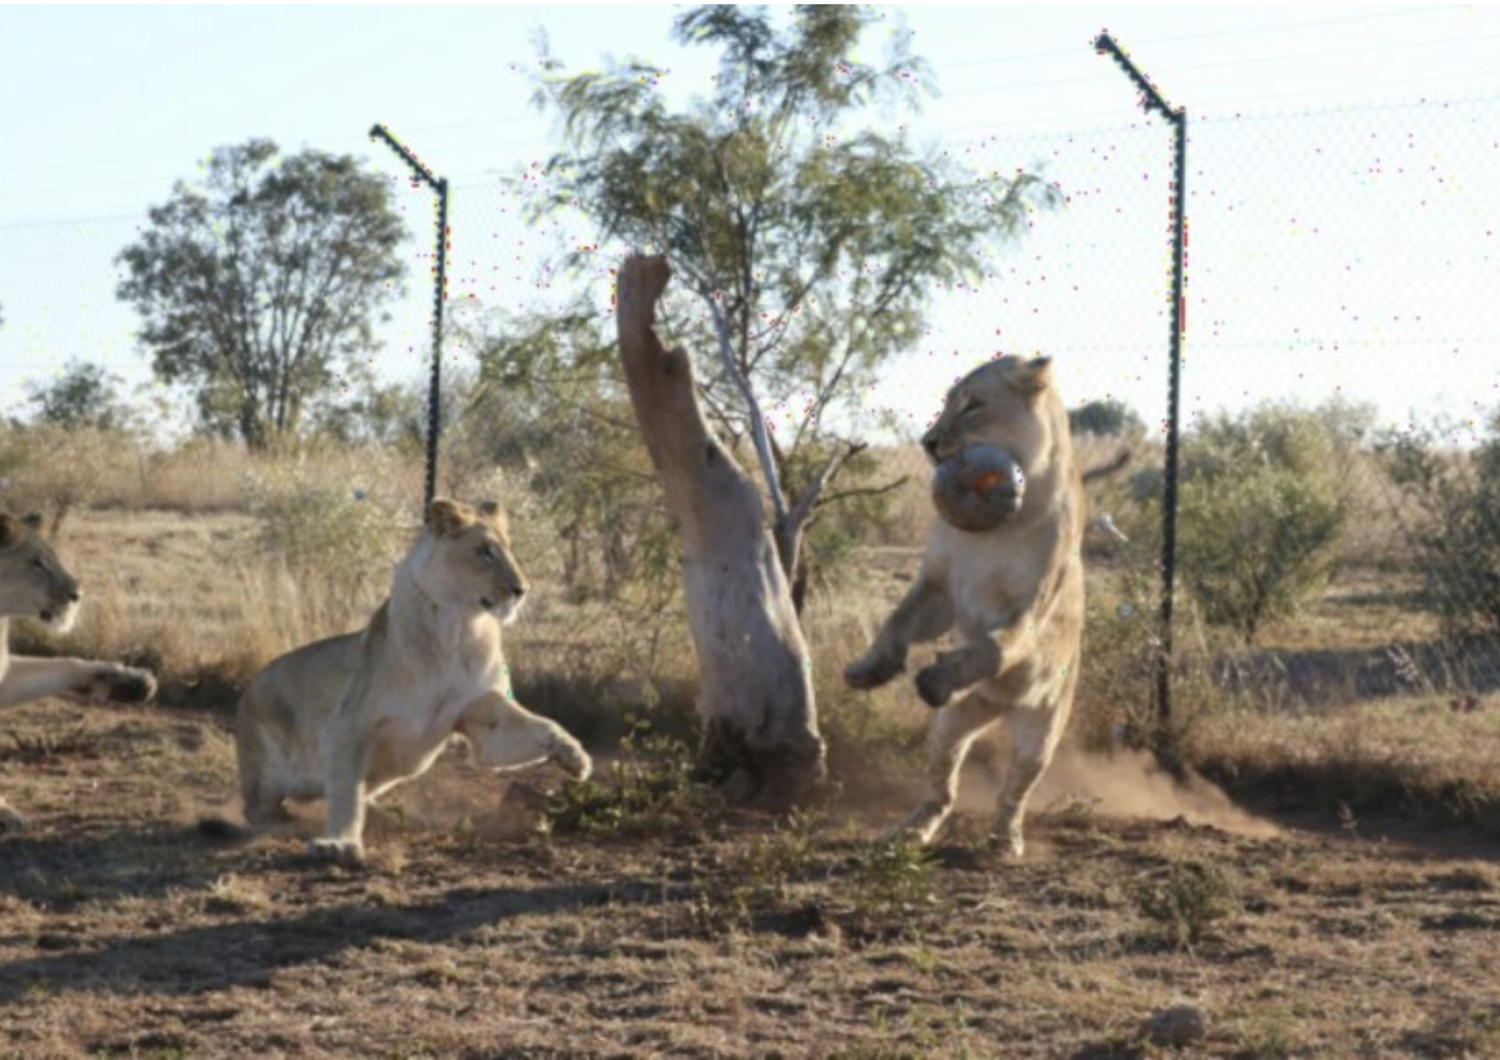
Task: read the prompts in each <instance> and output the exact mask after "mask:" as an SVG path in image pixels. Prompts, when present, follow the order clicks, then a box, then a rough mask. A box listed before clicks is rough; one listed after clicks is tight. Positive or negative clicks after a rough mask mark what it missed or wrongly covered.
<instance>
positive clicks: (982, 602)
mask: <svg viewBox="0 0 1500 1060" xmlns="http://www.w3.org/2000/svg"><path fill="white" fill-rule="evenodd" d="M1022 559H1023V557H1021V556H1018V555H1017V554H1016V552H1014V551H1006V550H1001V549H982V550H981V549H971V550H967V551H964V552H959V553H955V554H953V555H952V556H950V558H949V564H948V599H949V602H950V603H951V605H952V607H953V617H954V625H955V626H956V627H957V629H958V630H959V632H960V633H961V634H962V635H963V636H964V638H965V639H966V640H977V639H980V638H983V637H988V636H991V635H993V634H995V633H997V632H1000V631H1001V630H1002V629H1004V628H1005V627H1007V626H1009V625H1010V624H1011V623H1013V622H1014V621H1016V619H1017V618H1019V617H1020V615H1019V613H1020V612H1021V611H1024V610H1025V609H1026V605H1027V603H1028V599H1029V598H1030V597H1031V596H1032V595H1033V593H1032V592H1031V588H1032V587H1033V586H1034V585H1035V581H1036V579H1035V573H1034V571H1032V570H1031V569H1030V565H1029V564H1027V563H1025V562H1021V561H1020V560H1022Z"/></svg>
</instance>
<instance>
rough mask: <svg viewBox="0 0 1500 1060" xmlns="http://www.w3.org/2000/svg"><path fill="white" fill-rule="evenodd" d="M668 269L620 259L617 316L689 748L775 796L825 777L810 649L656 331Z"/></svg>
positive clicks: (730, 783) (746, 789) (740, 781)
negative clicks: (660, 551) (685, 661)
mask: <svg viewBox="0 0 1500 1060" xmlns="http://www.w3.org/2000/svg"><path fill="white" fill-rule="evenodd" d="M669 276H670V272H669V270H668V268H667V263H666V261H665V260H664V259H662V258H642V257H632V258H630V259H628V260H627V261H626V262H625V264H624V266H623V267H622V268H621V269H620V275H619V280H618V291H617V296H616V308H615V321H616V325H617V326H618V328H619V335H620V357H621V360H622V361H623V362H624V366H625V379H626V382H627V384H628V385H629V387H630V399H631V402H632V403H633V404H634V406H635V413H636V419H637V420H638V421H639V422H640V426H641V433H642V435H643V436H644V437H645V440H646V447H647V449H648V450H649V451H650V453H651V461H652V463H653V464H654V465H655V467H656V470H657V473H658V474H659V475H660V476H661V480H662V484H663V486H664V487H665V489H666V494H667V502H668V503H669V504H670V505H671V508H672V512H673V514H674V516H675V517H676V521H677V527H678V533H679V535H680V536H681V539H682V553H683V556H682V567H683V581H684V583H685V586H686V594H687V606H688V622H689V625H690V626H691V629H692V633H693V644H694V647H695V648H696V650H697V654H698V666H699V670H700V677H699V683H700V686H701V691H700V693H699V699H698V712H699V714H700V715H701V717H702V718H703V729H704V731H703V747H702V753H701V760H702V764H703V766H704V767H705V770H706V771H707V772H709V773H710V774H711V775H713V776H714V777H715V778H717V779H719V780H721V781H722V783H723V788H724V792H725V795H726V796H727V797H729V798H730V799H731V800H733V801H738V802H750V801H753V802H755V803H757V804H760V805H763V806H767V807H775V808H781V807H786V806H790V805H791V804H793V803H795V802H796V801H797V800H798V799H800V798H801V797H802V796H804V795H806V794H807V793H808V791H809V790H810V789H811V788H812V787H814V786H815V785H816V784H817V783H818V782H820V781H821V780H822V779H823V776H824V762H823V757H824V747H823V739H822V737H821V736H820V735H819V733H818V715H817V708H816V706H815V704H814V702H813V689H812V659H811V657H810V656H809V655H808V651H807V644H806V642H805V641H804V640H803V637H802V627H801V626H800V625H799V624H798V622H797V615H796V612H795V611H794V610H793V608H792V601H791V598H790V595H789V593H788V590H787V579H786V576H785V574H784V573H783V570H782V566H781V562H780V560H779V558H778V555H777V548H776V545H775V543H774V542H773V541H772V539H771V535H770V533H768V532H767V530H766V526H765V510H764V508H763V506H762V504H761V498H760V494H759V492H758V491H757V490H756V488H755V486H754V485H753V484H752V483H751V482H750V480H749V479H748V478H746V476H745V473H744V472H743V471H742V470H741V469H740V467H739V465H738V464H737V463H736V462H735V460H734V457H733V456H731V455H730V453H729V451H728V450H727V449H725V448H724V447H723V446H722V445H720V444H719V441H718V439H717V438H716V437H714V435H713V433H712V431H711V430H710V429H709V427H708V424H707V421H706V420H705V419H704V416H703V410H702V407H701V406H700V405H699V403H698V392H697V387H696V384H695V382H694V379H693V366H692V362H691V360H690V359H689V358H688V356H687V354H686V353H685V352H684V351H683V350H681V349H674V350H670V351H669V350H667V349H665V348H664V347H663V346H662V344H661V341H660V339H659V338H658V337H657V335H656V331H655V326H654V325H655V319H656V302H657V299H658V298H660V297H661V293H662V291H663V290H664V289H665V288H666V285H667V279H668V277H669Z"/></svg>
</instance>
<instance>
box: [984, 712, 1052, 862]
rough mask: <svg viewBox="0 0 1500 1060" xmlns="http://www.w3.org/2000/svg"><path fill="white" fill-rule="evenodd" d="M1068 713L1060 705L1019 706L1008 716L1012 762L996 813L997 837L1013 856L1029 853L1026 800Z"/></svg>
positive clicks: (1007, 727) (1006, 722) (1007, 770)
mask: <svg viewBox="0 0 1500 1060" xmlns="http://www.w3.org/2000/svg"><path fill="white" fill-rule="evenodd" d="M1064 721H1066V715H1065V714H1064V715H1061V716H1060V712H1059V711H1058V710H1057V709H1055V708H1054V709H1051V710H1017V711H1014V712H1012V713H1009V714H1007V715H1006V716H1005V727H1006V729H1007V730H1008V731H1009V733H1010V748H1011V751H1010V765H1009V767H1008V768H1007V769H1006V771H1005V780H1004V781H1003V782H1002V783H1001V786H1000V794H999V797H998V808H997V811H996V815H995V828H994V837H995V841H996V842H999V843H1003V844H1005V845H1006V846H1007V847H1008V848H1009V851H1010V854H1011V856H1012V857H1017V858H1019V857H1022V856H1023V855H1024V854H1025V853H1026V839H1025V835H1024V833H1023V828H1022V826H1023V825H1024V823H1025V820H1026V804H1027V802H1028V801H1029V800H1030V799H1031V794H1032V792H1033V791H1035V790H1036V786H1037V782H1038V781H1040V780H1041V779H1042V774H1043V773H1044V772H1045V771H1046V769H1047V766H1049V765H1050V764H1051V763H1052V756H1053V755H1054V754H1055V753H1056V752H1057V745H1058V743H1059V742H1060V741H1061V739H1062V731H1063V722H1064Z"/></svg>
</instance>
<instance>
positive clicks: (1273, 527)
mask: <svg viewBox="0 0 1500 1060" xmlns="http://www.w3.org/2000/svg"><path fill="white" fill-rule="evenodd" d="M1339 408H1340V409H1341V408H1343V407H1342V406H1340V407H1339ZM1338 411H1339V409H1334V410H1332V413H1329V414H1331V415H1334V416H1335V417H1336V415H1337V413H1338ZM1329 414H1325V410H1317V411H1306V410H1299V409H1295V408H1291V407H1287V406H1279V405H1262V406H1260V407H1258V408H1255V409H1252V410H1250V411H1248V412H1245V413H1242V414H1240V415H1239V416H1238V417H1233V418H1231V417H1229V416H1227V415H1221V416H1219V417H1216V418H1211V419H1209V420H1208V421H1207V422H1205V423H1204V424H1203V425H1202V426H1201V427H1200V428H1199V429H1198V431H1197V432H1196V433H1195V435H1194V436H1192V437H1191V438H1189V439H1188V441H1187V444H1186V445H1185V446H1184V458H1183V465H1182V481H1181V486H1180V494H1179V508H1178V524H1177V525H1178V542H1177V544H1178V570H1179V571H1180V573H1181V576H1182V580H1183V582H1184V583H1185V584H1186V586H1187V588H1188V590H1189V591H1190V592H1191V593H1192V594H1193V597H1194V598H1195V599H1196V601H1197V603H1198V606H1199V608H1200V610H1201V612H1202V615H1203V618H1204V620H1205V621H1207V622H1209V623H1210V624H1213V625H1218V626H1226V627H1228V628H1230V629H1233V630H1235V631H1236V632H1237V633H1239V634H1240V635H1241V636H1243V637H1244V638H1245V640H1246V642H1247V643H1251V642H1253V641H1254V640H1255V636H1256V634H1257V632H1258V631H1259V630H1260V629H1261V628H1262V626H1263V625H1264V624H1265V623H1266V622H1267V621H1269V620H1272V619H1276V618H1282V617H1285V616H1287V615H1290V614H1292V613H1294V612H1295V611H1296V610H1297V609H1298V607H1300V606H1301V604H1302V603H1303V602H1304V601H1305V600H1307V599H1308V598H1309V597H1311V596H1314V595H1316V594H1317V593H1318V592H1320V591H1321V590H1322V588H1323V587H1324V585H1325V584H1326V583H1327V580H1328V577H1329V575H1330V574H1331V573H1332V569H1333V565H1334V562H1335V560H1336V558H1337V546H1338V540H1339V535H1340V533H1341V531H1342V529H1343V525H1344V519H1345V512H1346V509H1347V506H1348V505H1347V497H1348V493H1347V488H1346V482H1345V474H1344V472H1345V471H1346V470H1347V468H1348V466H1349V457H1350V455H1351V453H1352V451H1353V449H1354V443H1355V442H1356V441H1357V440H1358V436H1359V435H1358V433H1357V432H1356V433H1353V434H1351V433H1350V432H1348V431H1337V430H1335V429H1333V428H1331V427H1330V426H1329V425H1328V423H1327V422H1325V420H1326V419H1327V418H1328V415H1329Z"/></svg>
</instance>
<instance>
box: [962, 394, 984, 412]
mask: <svg viewBox="0 0 1500 1060" xmlns="http://www.w3.org/2000/svg"><path fill="white" fill-rule="evenodd" d="M982 408H984V402H983V401H980V400H979V399H978V398H970V399H969V400H968V401H966V402H964V407H963V409H962V410H961V411H960V412H959V415H960V416H968V415H970V414H971V413H974V412H978V411H979V410H980V409H982Z"/></svg>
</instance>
